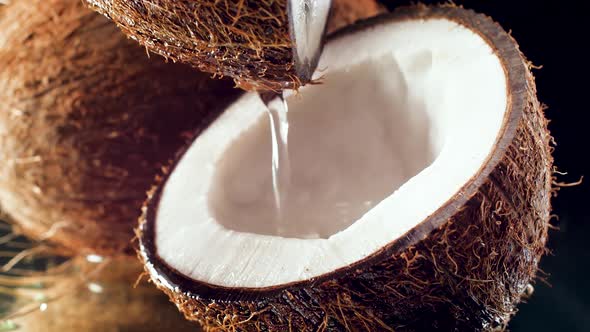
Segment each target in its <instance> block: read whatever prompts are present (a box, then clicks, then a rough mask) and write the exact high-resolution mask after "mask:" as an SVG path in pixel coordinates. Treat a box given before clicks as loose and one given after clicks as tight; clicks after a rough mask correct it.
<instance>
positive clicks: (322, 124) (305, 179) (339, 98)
mask: <svg viewBox="0 0 590 332" xmlns="http://www.w3.org/2000/svg"><path fill="white" fill-rule="evenodd" d="M381 75H383V76H381ZM350 77H354V78H355V79H354V80H351V79H350ZM392 91H393V92H392ZM248 98H250V99H255V97H254V96H251V97H248ZM287 102H288V104H289V105H290V106H289V109H290V111H289V112H288V113H287V115H288V126H289V132H290V134H291V135H290V136H289V141H288V142H289V143H288V147H289V150H288V161H289V164H290V165H288V166H286V167H288V171H289V173H290V174H289V175H290V178H289V181H288V182H286V181H283V183H282V186H279V188H276V187H275V185H274V179H273V182H271V181H269V178H271V175H269V169H268V167H266V168H265V166H264V165H269V164H270V158H271V155H274V154H275V150H279V148H278V147H274V146H273V145H275V144H276V143H275V142H273V137H274V136H275V135H271V133H270V132H271V131H273V129H272V126H270V125H269V124H268V121H266V118H265V117H264V116H263V115H261V114H260V113H259V112H258V116H257V119H253V120H251V121H250V122H249V123H248V125H247V126H246V127H245V128H244V129H242V132H241V133H239V134H238V135H237V136H236V138H235V139H234V140H233V141H231V142H230V143H229V145H228V146H227V147H226V148H225V151H223V152H222V155H221V156H220V157H219V159H218V160H217V161H216V162H215V165H214V168H215V172H214V173H213V180H212V183H211V184H210V188H209V191H208V195H209V201H208V204H209V206H208V209H209V210H210V213H211V214H212V216H213V217H214V219H215V220H216V221H217V222H218V223H220V224H221V225H223V226H224V227H225V228H227V229H230V230H235V231H240V232H246V233H255V234H264V235H279V236H283V237H289V238H324V239H328V238H329V237H330V236H332V235H334V234H336V233H338V232H340V231H343V230H345V229H346V228H348V227H349V226H350V225H352V224H353V223H354V222H355V221H357V220H359V219H360V218H361V217H362V216H363V215H364V214H365V213H366V212H368V211H369V210H371V209H372V208H373V207H375V206H376V205H377V204H378V203H380V202H381V201H382V200H383V199H384V198H386V197H387V196H390V195H391V194H392V193H393V192H394V191H395V190H397V189H398V188H399V187H400V186H401V185H402V184H403V183H404V182H405V181H407V180H408V179H409V178H411V177H412V176H414V175H416V174H418V173H419V172H420V171H421V170H422V169H424V168H425V167H426V166H428V165H429V164H430V163H431V162H432V160H433V159H434V156H435V152H436V151H434V149H435V147H434V146H433V142H431V141H430V139H431V137H430V134H431V133H430V127H429V121H428V118H427V115H426V114H425V113H424V108H423V107H421V105H420V103H414V102H411V101H410V102H408V99H407V87H406V84H405V80H404V78H403V74H402V73H401V72H400V69H399V67H398V65H397V63H396V62H395V59H394V58H393V57H385V58H382V59H379V60H377V61H375V62H368V63H361V64H359V65H355V66H352V67H351V68H349V70H347V71H342V72H334V73H328V74H326V76H325V79H324V84H322V85H318V86H315V87H312V88H309V89H308V88H304V89H303V90H301V92H300V94H299V95H297V96H292V97H290V98H287ZM254 103H255V101H254V100H252V101H240V102H238V103H237V104H236V105H234V107H236V112H235V113H237V112H239V110H238V109H237V108H241V107H244V108H250V107H257V108H259V107H260V106H259V105H256V104H254ZM248 112H249V113H251V112H252V111H248ZM220 121H223V120H222V119H220ZM240 121H244V119H242V120H240ZM211 130H214V129H213V128H211ZM220 130H221V129H220ZM205 135H206V134H205ZM202 137H203V138H204V137H205V136H202ZM406 142H410V143H406ZM205 144H206V143H205ZM284 159H286V158H284ZM284 164H285V163H281V164H279V167H278V171H279V173H280V172H283V171H284V170H283V169H282V167H285V166H284ZM276 189H279V193H280V194H281V195H282V196H284V197H283V199H282V200H281V213H280V215H278V216H277V215H276V214H275V213H274V205H276V203H275V201H276V198H275V197H274V196H275V194H276V193H275V192H276ZM276 218H278V219H280V220H275V219H276ZM277 225H279V226H280V227H278V228H277V227H276V226H277Z"/></svg>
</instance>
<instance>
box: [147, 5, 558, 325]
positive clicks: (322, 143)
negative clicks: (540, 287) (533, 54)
mask: <svg viewBox="0 0 590 332" xmlns="http://www.w3.org/2000/svg"><path fill="white" fill-rule="evenodd" d="M318 68H319V69H320V72H317V73H316V74H315V75H316V78H320V77H322V78H323V83H324V84H321V85H312V86H306V87H304V88H302V89H300V91H299V92H298V93H297V94H291V96H289V97H288V98H287V102H288V104H289V113H288V117H289V126H290V129H289V133H290V137H289V153H290V158H291V169H292V170H293V173H292V174H293V175H292V176H293V178H292V183H293V186H292V188H291V189H290V191H289V199H290V200H291V201H292V208H291V209H290V210H289V211H288V213H287V216H288V217H286V219H287V222H286V225H287V226H288V227H287V233H286V235H285V234H283V235H284V236H278V235H277V234H278V233H277V230H276V229H277V228H276V222H274V220H273V217H272V214H273V205H272V203H273V199H272V185H271V182H272V181H271V171H270V151H271V147H270V137H271V135H270V128H269V125H268V124H267V117H266V113H265V107H264V104H263V103H262V102H261V101H260V100H259V99H258V97H257V96H255V95H244V96H243V97H242V98H241V99H239V100H238V101H237V102H235V103H234V104H233V105H232V106H231V107H229V108H228V109H227V110H226V111H225V112H224V113H223V114H222V115H221V116H220V117H219V118H218V119H217V120H216V121H214V122H213V123H212V124H211V125H210V126H209V127H208V128H207V129H206V130H205V131H204V132H202V133H201V134H200V135H198V136H197V137H196V138H195V139H194V140H193V142H192V143H191V144H190V146H188V147H187V148H186V149H185V150H184V151H183V152H182V153H181V155H180V157H179V158H178V159H177V161H176V162H175V163H174V164H173V165H172V166H171V167H170V168H169V169H168V172H167V174H166V175H165V176H164V177H163V178H161V179H160V180H161V181H160V184H159V186H157V187H156V188H155V189H154V190H153V191H152V192H151V193H150V198H149V200H148V202H147V204H146V206H145V209H144V215H143V217H142V221H141V226H140V229H139V234H140V240H141V248H140V256H141V258H142V259H143V260H144V261H145V263H146V266H147V271H148V272H149V273H150V275H151V277H152V279H153V280H154V281H155V283H156V284H157V285H158V286H159V287H160V288H161V289H162V290H164V291H165V292H166V293H167V294H168V295H169V296H170V297H171V298H172V300H173V301H174V302H176V303H177V305H178V306H179V308H180V309H181V310H182V311H183V312H184V313H185V315H186V316H187V317H188V318H190V319H193V320H197V321H199V322H201V323H203V324H205V325H207V326H209V327H212V328H222V329H237V330H240V331H260V330H262V331H265V330H268V331H288V330H293V331H323V330H330V331H344V330H347V331H348V330H350V331H356V330H368V331H382V330H396V331H399V330H402V331H403V330H428V329H440V330H455V329H458V330H462V331H464V330H481V329H489V328H495V327H498V326H503V325H504V324H505V323H506V322H507V320H508V319H509V317H510V316H511V314H513V313H514V308H515V305H516V304H517V303H518V301H519V299H520V297H521V294H522V293H523V292H524V291H525V288H526V286H527V285H528V283H529V282H531V280H532V279H533V278H534V276H535V273H536V270H537V264H538V261H539V259H540V257H541V255H542V254H543V253H544V251H545V249H544V248H545V240H546V236H547V226H548V220H549V211H550V191H551V178H552V173H551V164H552V157H551V153H550V147H549V142H550V135H549V133H548V131H547V128H546V124H547V123H546V120H545V118H544V115H543V112H542V109H541V106H540V104H539V102H538V100H537V98H536V91H535V85H534V81H533V77H532V75H531V73H530V68H529V64H528V62H527V61H526V60H525V58H524V57H523V56H522V54H521V53H520V51H519V49H518V45H517V44H516V42H515V41H514V40H513V39H512V38H511V37H510V36H509V35H508V34H507V33H506V32H505V31H504V30H502V28H501V27H500V26H499V25H497V24H496V23H494V22H493V21H492V20H491V19H489V18H488V17H486V16H483V15H479V14H476V13H474V12H472V11H468V10H464V9H460V8H456V7H453V6H442V7H425V6H416V7H409V8H404V9H400V10H398V11H397V12H396V13H393V14H389V15H386V16H382V17H378V18H374V19H370V20H368V21H365V22H362V23H360V24H358V25H356V26H354V27H352V28H349V29H347V30H345V31H341V32H340V33H338V34H336V35H335V36H333V37H332V38H330V41H329V43H328V44H327V45H326V46H325V49H324V53H323V55H322V57H321V59H320V63H319V66H318ZM342 202H345V203H346V204H345V207H346V208H348V210H347V211H346V213H344V215H345V218H341V214H342V213H341V212H342V206H339V205H338V204H339V203H342Z"/></svg>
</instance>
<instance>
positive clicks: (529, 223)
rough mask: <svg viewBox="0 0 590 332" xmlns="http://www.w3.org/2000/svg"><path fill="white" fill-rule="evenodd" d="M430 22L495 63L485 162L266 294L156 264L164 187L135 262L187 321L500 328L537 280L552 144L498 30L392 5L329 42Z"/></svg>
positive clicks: (153, 199)
mask: <svg viewBox="0 0 590 332" xmlns="http://www.w3.org/2000/svg"><path fill="white" fill-rule="evenodd" d="M428 18H446V19H451V20H453V21H456V22H458V23H459V24H462V25H464V26H466V27H468V28H469V29H472V30H473V31H475V32H477V33H478V34H479V35H480V36H481V37H482V38H483V39H484V40H486V41H487V42H488V43H489V44H490V45H491V46H492V48H493V49H494V50H495V52H496V54H497V55H498V57H499V58H500V59H501V62H502V65H503V67H504V70H505V73H506V77H507V86H508V91H507V95H508V103H509V104H508V108H507V111H506V115H505V119H504V125H503V128H502V130H501V132H500V134H499V136H498V139H497V142H496V144H495V148H494V150H493V152H492V153H491V155H490V157H489V159H488V160H487V162H486V163H485V164H484V165H483V166H482V168H481V169H480V170H479V172H478V173H477V174H476V175H475V176H474V177H473V178H472V179H471V180H470V181H469V182H468V183H466V184H465V185H464V187H463V188H462V189H461V190H460V191H459V192H458V193H457V194H456V195H455V196H454V197H453V198H452V199H450V200H449V201H448V202H447V203H446V204H445V205H443V206H441V207H440V209H439V210H438V211H436V213H434V214H433V215H432V216H430V217H429V218H428V219H426V220H424V221H423V222H422V223H420V224H418V225H417V226H416V227H415V228H414V229H412V230H411V231H409V232H408V233H407V234H405V235H404V236H403V237H401V238H398V239H394V240H393V242H391V243H390V244H388V245H387V246H385V247H384V248H382V250H380V251H379V252H376V253H375V254H373V255H372V256H370V257H368V258H366V259H364V260H362V261H360V262H357V263H355V264H353V265H351V266H348V267H345V268H342V269H340V270H337V271H334V272H332V273H329V274H326V275H323V276H320V277H318V278H316V279H313V280H305V281H301V282H297V283H294V284H288V285H283V286H279V287H273V288H266V289H235V288H234V289H229V288H224V287H218V286H214V285H209V284H205V283H203V282H199V281H195V280H191V279H189V278H187V277H185V276H184V275H182V274H181V273H179V272H178V271H176V270H174V269H173V268H171V267H170V266H168V265H167V264H166V262H164V261H162V260H161V259H160V258H159V257H158V254H157V248H156V245H155V234H154V228H155V227H154V226H155V222H156V220H155V215H156V210H157V208H158V201H159V196H160V194H161V190H162V185H160V186H159V187H157V188H156V189H154V190H153V191H152V192H151V193H150V197H149V200H148V202H147V203H146V205H145V207H144V214H143V216H142V218H141V223H140V228H139V236H140V243H141V246H140V258H141V259H143V260H144V262H145V264H146V270H147V271H148V273H150V275H151V278H152V280H153V282H154V283H155V284H156V285H157V286H158V287H159V288H160V289H162V290H163V291H164V292H165V293H166V294H168V295H169V296H170V298H171V299H172V300H173V301H174V302H175V303H176V304H177V305H178V307H179V308H180V310H181V311H182V312H183V313H184V314H185V315H186V317H187V318H188V319H191V320H195V321H198V322H200V323H202V324H203V325H204V326H205V327H206V329H208V330H210V331H394V330H395V331H431V330H440V331H482V330H483V331H485V330H492V329H503V328H504V327H505V326H506V323H507V322H508V320H509V319H510V317H511V316H512V315H513V314H514V313H515V307H516V305H517V303H518V302H519V301H520V299H521V296H522V295H523V294H524V293H525V290H526V289H527V285H529V283H530V282H532V281H533V279H534V278H535V275H536V272H537V265H538V262H539V260H540V258H541V256H542V255H543V254H544V253H545V241H546V238H547V230H548V225H549V218H550V214H549V213H550V196H551V183H552V177H553V173H552V162H553V160H552V156H551V148H550V141H551V137H550V134H549V132H548V130H547V121H546V119H545V117H544V114H543V109H542V107H541V105H540V103H539V101H538V100H537V96H536V88H535V83H534V78H533V76H532V74H531V72H530V69H531V66H530V64H529V63H528V62H527V60H526V59H525V58H524V56H523V55H522V54H521V53H520V51H519V48H518V45H517V43H516V42H515V41H514V40H513V39H512V37H511V36H510V35H509V34H507V33H506V32H505V31H504V30H503V29H502V28H501V27H500V26H499V25H498V24H496V23H495V22H494V21H492V20H491V19H490V18H488V17H486V16H483V15H480V14H476V13H474V12H472V11H469V10H464V9H461V8H457V7H454V6H437V7H425V6H414V7H408V8H403V9H399V10H398V11H397V12H395V13H393V14H391V15H385V16H382V17H378V18H374V19H371V20H368V21H365V22H363V23H361V24H358V25H356V26H355V27H351V28H349V29H347V30H346V31H343V32H341V33H339V34H337V35H336V36H334V37H333V38H338V37H339V36H342V35H345V34H350V33H354V32H355V31H359V30H362V29H367V28H370V27H372V26H375V25H378V24H385V23H388V22H393V21H402V20H414V19H415V20H420V19H428ZM173 169H174V168H173V167H172V168H170V171H173ZM161 181H163V183H165V181H166V176H164V177H163V178H162V179H161Z"/></svg>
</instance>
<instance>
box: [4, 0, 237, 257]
mask: <svg viewBox="0 0 590 332" xmlns="http://www.w3.org/2000/svg"><path fill="white" fill-rule="evenodd" d="M0 63H1V64H2V65H1V66H0V146H1V148H0V160H2V163H0V205H1V206H2V209H3V210H4V212H6V213H7V214H8V215H10V217H11V219H12V220H13V222H14V223H15V224H16V225H17V226H18V227H19V228H20V230H21V231H22V232H24V233H25V234H26V235H28V236H30V237H32V238H34V239H37V240H44V241H50V242H53V243H56V244H58V245H61V246H62V247H63V248H65V249H66V250H69V251H72V252H92V253H98V254H103V255H111V254H116V253H120V252H123V251H125V250H128V248H129V244H130V241H131V240H132V238H133V228H134V226H135V223H136V220H137V216H138V215H139V214H140V212H139V210H140V209H139V208H140V207H141V204H142V202H143V200H144V199H145V191H146V190H147V189H149V187H150V185H151V183H152V181H153V178H154V176H155V174H156V173H157V172H158V171H159V169H160V167H161V166H162V165H164V164H166V163H167V160H168V159H169V158H171V157H173V155H174V152H175V151H176V150H177V149H179V148H180V147H181V146H183V145H184V144H185V141H186V137H187V133H192V132H193V131H194V130H195V128H198V127H199V126H200V124H201V123H202V122H203V121H204V120H206V119H205V118H207V117H212V116H214V115H215V114H217V113H219V112H220V110H222V109H223V108H224V107H225V105H227V104H228V103H229V101H230V100H232V99H233V98H234V96H235V95H236V94H237V92H238V91H239V90H237V89H233V88H232V83H231V82H228V81H220V80H211V79H209V77H208V75H207V74H202V73H198V72H196V71H194V70H193V68H191V67H189V66H183V65H176V64H166V63H165V62H164V61H163V60H162V59H160V58H159V57H157V58H155V59H149V58H148V56H147V55H146V52H145V49H143V48H141V47H139V46H138V45H137V44H136V43H134V42H132V41H129V40H128V39H127V38H126V37H125V36H124V35H123V34H121V33H120V31H119V30H118V29H117V27H116V26H115V25H114V24H112V22H110V21H108V20H107V19H106V18H104V17H103V16H101V15H99V14H97V13H94V12H92V11H91V10H89V9H87V8H85V7H84V5H83V4H82V3H81V2H79V1H66V0H19V1H14V2H12V3H11V4H9V5H7V6H5V8H4V9H3V16H2V18H1V19H0ZM128 251H130V250H128Z"/></svg>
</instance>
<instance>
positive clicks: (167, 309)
mask: <svg viewBox="0 0 590 332" xmlns="http://www.w3.org/2000/svg"><path fill="white" fill-rule="evenodd" d="M63 264H66V263H63ZM67 264H68V269H66V270H65V271H61V272H59V273H53V272H51V271H48V273H47V275H45V276H37V277H22V278H21V279H23V280H24V279H29V280H35V279H38V280H40V281H42V282H43V284H44V285H45V287H46V288H45V289H43V290H39V293H41V292H43V296H44V297H45V298H46V299H45V302H38V304H37V305H36V306H35V307H34V308H35V309H33V310H31V311H29V312H23V313H18V310H19V309H21V308H20V307H18V306H19V302H18V301H17V304H16V306H17V307H16V308H15V310H17V311H16V313H15V315H14V317H12V318H10V322H11V323H12V324H14V325H16V327H17V328H18V330H17V331H27V332H122V331H124V332H160V331H174V332H177V331H178V332H184V331H187V332H188V331H192V332H198V331H200V329H199V328H197V327H195V325H194V324H190V323H189V322H187V321H186V320H185V319H184V317H183V316H182V315H181V314H180V313H179V312H178V310H176V308H175V307H174V305H173V304H172V303H170V301H169V300H168V298H166V296H165V295H163V294H162V293H161V292H159V291H158V290H157V289H155V288H154V287H153V286H151V285H149V284H148V283H147V282H138V283H137V284H136V281H137V279H138V276H139V275H140V274H141V271H142V267H141V265H140V264H139V262H137V260H135V259H131V258H124V257H120V258H117V259H112V260H108V261H104V262H102V263H98V264H96V263H90V262H88V261H87V260H86V259H85V258H84V257H75V258H72V259H71V260H70V261H69V262H67ZM15 280H18V278H17V279H15ZM134 284H135V286H134ZM41 308H42V309H41Z"/></svg>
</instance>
